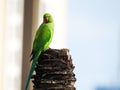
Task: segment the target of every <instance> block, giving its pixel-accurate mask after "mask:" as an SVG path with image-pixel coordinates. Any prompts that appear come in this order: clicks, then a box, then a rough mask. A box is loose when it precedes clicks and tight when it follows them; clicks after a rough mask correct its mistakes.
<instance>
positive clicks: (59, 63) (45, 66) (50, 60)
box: [32, 49, 76, 90]
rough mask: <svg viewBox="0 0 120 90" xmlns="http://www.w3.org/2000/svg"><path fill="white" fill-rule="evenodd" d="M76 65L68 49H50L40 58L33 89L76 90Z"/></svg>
mask: <svg viewBox="0 0 120 90" xmlns="http://www.w3.org/2000/svg"><path fill="white" fill-rule="evenodd" d="M73 69H74V66H73V64H72V59H71V56H70V54H69V50H68V49H61V50H58V49H48V50H46V51H45V52H43V53H42V54H41V56H40V58H39V61H38V64H37V67H36V68H35V72H36V74H35V75H33V76H32V79H33V81H32V82H33V84H34V86H33V90H76V89H75V87H74V83H75V81H76V78H75V74H74V73H73Z"/></svg>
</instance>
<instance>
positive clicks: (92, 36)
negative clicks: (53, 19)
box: [68, 0, 120, 90]
mask: <svg viewBox="0 0 120 90" xmlns="http://www.w3.org/2000/svg"><path fill="white" fill-rule="evenodd" d="M68 2H69V8H68V10H69V11H68V13H69V15H68V20H69V23H68V25H69V28H68V46H69V48H70V50H71V54H72V58H73V63H74V65H75V66H76V68H75V70H74V72H75V74H76V77H77V82H76V88H77V90H96V89H95V88H96V87H98V86H106V87H107V86H115V85H117V84H118V83H119V85H120V82H118V77H117V75H118V60H119V50H118V49H119V46H118V45H119V37H120V36H119V30H120V0H69V1H68Z"/></svg>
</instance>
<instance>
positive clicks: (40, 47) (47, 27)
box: [25, 13, 54, 90]
mask: <svg viewBox="0 0 120 90" xmlns="http://www.w3.org/2000/svg"><path fill="white" fill-rule="evenodd" d="M53 33H54V23H53V18H52V16H51V15H50V14H49V13H46V14H44V16H43V23H42V24H41V25H40V27H39V28H38V30H37V32H36V35H35V39H34V42H33V49H32V53H31V54H32V64H31V68H30V72H29V75H28V78H27V82H26V86H25V90H27V89H28V86H29V82H30V78H31V76H32V74H33V71H34V69H35V67H36V64H37V62H38V59H39V56H40V54H41V52H43V51H45V50H46V49H47V48H48V47H49V45H50V43H51V41H52V37H53Z"/></svg>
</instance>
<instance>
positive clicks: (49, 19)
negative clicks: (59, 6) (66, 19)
mask: <svg viewBox="0 0 120 90" xmlns="http://www.w3.org/2000/svg"><path fill="white" fill-rule="evenodd" d="M43 22H44V23H52V22H53V18H52V16H51V15H50V14H49V13H45V14H44V16H43Z"/></svg>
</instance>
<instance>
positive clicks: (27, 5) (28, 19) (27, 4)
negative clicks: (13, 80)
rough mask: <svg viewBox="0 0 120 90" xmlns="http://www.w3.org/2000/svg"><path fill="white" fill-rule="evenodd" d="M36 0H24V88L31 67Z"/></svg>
mask: <svg viewBox="0 0 120 90" xmlns="http://www.w3.org/2000/svg"><path fill="white" fill-rule="evenodd" d="M33 1H34V0H24V26H23V58H22V86H21V90H24V88H25V83H26V79H27V75H28V72H29V67H30V52H31V39H32V15H33V14H32V11H33Z"/></svg>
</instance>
